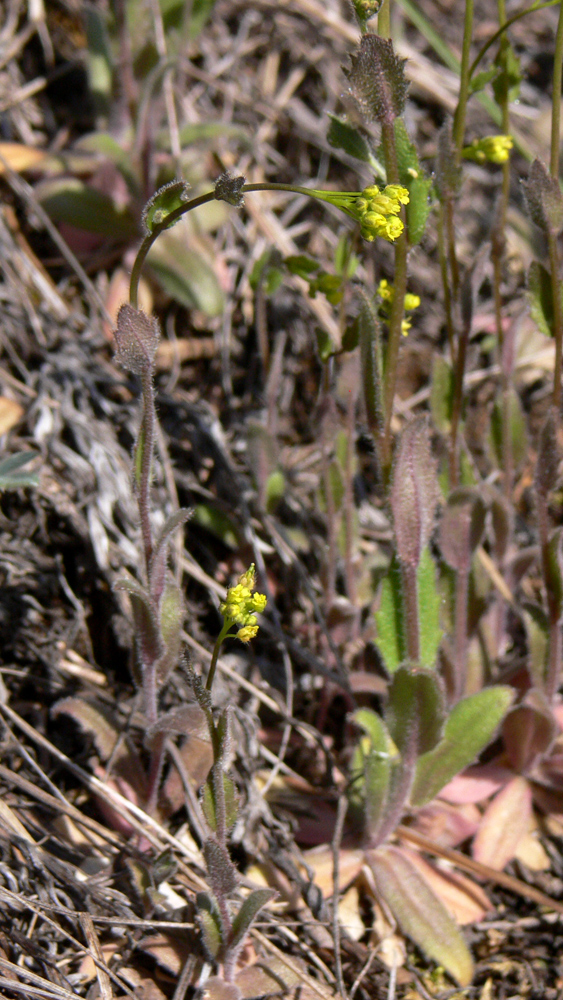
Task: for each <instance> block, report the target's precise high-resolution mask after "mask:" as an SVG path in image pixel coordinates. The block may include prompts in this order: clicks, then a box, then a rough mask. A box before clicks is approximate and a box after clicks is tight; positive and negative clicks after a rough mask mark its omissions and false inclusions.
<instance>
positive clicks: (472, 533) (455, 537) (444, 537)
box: [440, 486, 487, 573]
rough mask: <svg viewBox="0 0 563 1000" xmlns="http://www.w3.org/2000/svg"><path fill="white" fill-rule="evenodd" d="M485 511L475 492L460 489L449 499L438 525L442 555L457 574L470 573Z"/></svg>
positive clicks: (465, 487)
mask: <svg viewBox="0 0 563 1000" xmlns="http://www.w3.org/2000/svg"><path fill="white" fill-rule="evenodd" d="M486 512H487V508H486V506H485V503H484V501H483V499H482V497H481V495H480V494H479V493H478V492H477V490H474V489H471V488H470V487H467V486H460V487H458V489H456V490H453V492H452V493H451V494H450V496H449V497H448V502H447V504H446V507H445V508H444V512H443V514H442V520H441V522H440V549H441V552H442V556H443V557H444V559H445V560H446V562H447V563H448V565H449V566H451V567H452V569H455V570H456V572H458V573H469V570H470V569H471V556H472V553H473V552H474V550H475V549H476V547H477V545H478V544H479V542H480V540H481V535H482V534H483V530H484V527H485V515H486Z"/></svg>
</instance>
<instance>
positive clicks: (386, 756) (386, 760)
mask: <svg viewBox="0 0 563 1000" xmlns="http://www.w3.org/2000/svg"><path fill="white" fill-rule="evenodd" d="M354 722H355V723H356V725H358V726H360V727H361V728H362V729H363V730H364V733H365V735H364V736H361V737H360V740H359V742H358V745H357V747H356V749H355V750H354V753H353V756H352V761H351V765H350V777H351V781H352V784H351V800H352V802H353V803H354V804H356V805H362V806H363V807H364V810H365V817H366V825H367V829H368V833H369V834H372V833H373V832H374V831H375V830H376V828H377V826H378V824H379V821H380V819H381V816H382V814H383V812H384V811H385V806H386V804H387V798H388V792H389V780H390V776H391V768H392V765H393V757H395V758H396V759H397V760H398V756H399V755H398V753H397V748H396V747H394V746H393V742H392V740H391V737H390V736H389V733H388V732H387V728H386V726H385V723H384V722H383V719H382V718H381V716H379V715H377V713H376V712H372V711H371V709H369V708H360V709H358V711H357V712H355V713H354Z"/></svg>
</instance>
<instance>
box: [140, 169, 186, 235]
mask: <svg viewBox="0 0 563 1000" xmlns="http://www.w3.org/2000/svg"><path fill="white" fill-rule="evenodd" d="M188 199H189V184H187V183H186V181H183V180H175V181H170V183H169V184H165V185H164V186H163V187H161V188H159V190H158V191H157V192H156V193H155V194H153V196H152V198H151V199H150V201H148V202H147V204H146V205H145V209H144V212H143V225H144V227H145V231H146V232H147V233H152V232H154V230H155V228H156V226H161V225H164V224H165V223H166V219H167V217H168V216H169V215H171V214H172V212H175V211H176V210H177V209H179V208H181V207H182V205H185V203H186V202H187V201H188ZM178 221H179V220H178V219H174V220H173V221H172V222H170V223H168V225H165V229H170V227H171V226H174V225H175V224H176V222H178Z"/></svg>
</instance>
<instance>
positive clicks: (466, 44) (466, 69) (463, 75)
mask: <svg viewBox="0 0 563 1000" xmlns="http://www.w3.org/2000/svg"><path fill="white" fill-rule="evenodd" d="M472 35H473V0H465V20H464V25H463V46H462V50H461V68H460V73H459V98H458V102H457V108H456V111H455V115H454V125H453V140H454V143H455V146H456V150H457V159H458V162H459V160H460V159H461V150H462V146H463V137H464V135H465V114H466V110H467V99H468V97H469V83H470V76H469V73H470V68H471V67H470V62H469V60H470V54H471V38H472Z"/></svg>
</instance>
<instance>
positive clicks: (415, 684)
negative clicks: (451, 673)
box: [385, 667, 444, 757]
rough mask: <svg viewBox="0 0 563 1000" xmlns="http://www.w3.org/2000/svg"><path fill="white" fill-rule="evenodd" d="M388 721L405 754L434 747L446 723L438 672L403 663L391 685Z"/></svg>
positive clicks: (406, 755)
mask: <svg viewBox="0 0 563 1000" xmlns="http://www.w3.org/2000/svg"><path fill="white" fill-rule="evenodd" d="M385 723H386V726H387V728H388V730H389V734H390V736H391V739H392V740H393V742H394V743H395V745H396V746H397V747H398V749H399V751H400V753H401V755H402V756H403V757H410V756H411V755H412V754H414V755H416V757H418V756H419V755H420V754H425V753H427V752H428V751H431V750H432V748H433V747H435V746H436V743H437V742H438V740H439V739H440V735H441V731H442V726H443V723H444V695H443V692H442V689H441V686H440V683H439V681H438V677H437V676H436V674H432V673H429V672H428V671H422V670H413V669H410V670H408V669H406V668H405V667H400V668H399V670H398V671H397V672H396V674H394V676H393V680H392V681H391V684H390V686H389V701H388V704H387V708H386V710H385Z"/></svg>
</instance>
